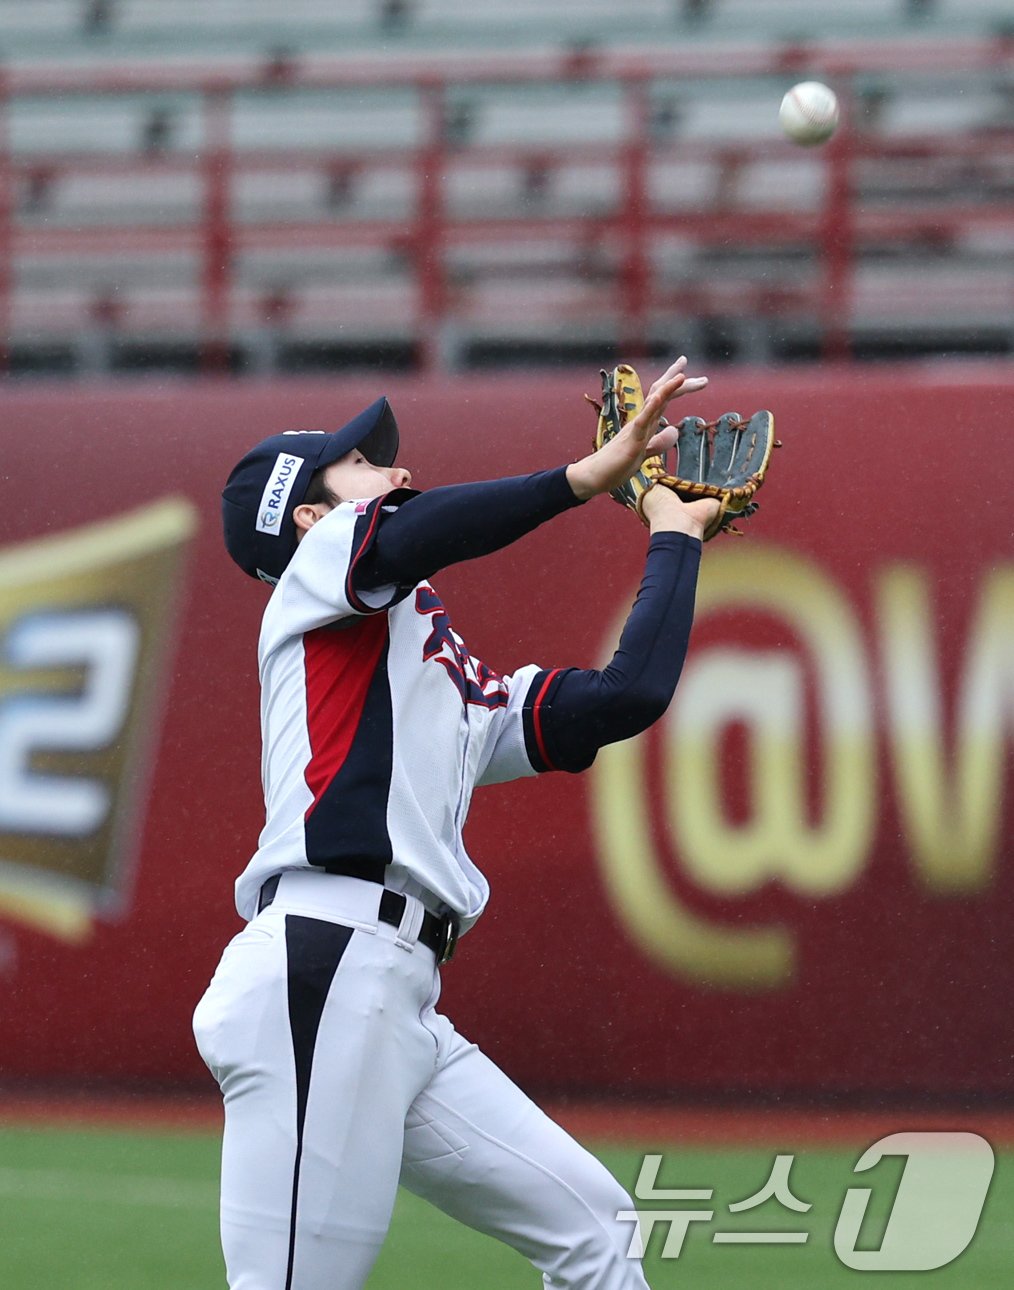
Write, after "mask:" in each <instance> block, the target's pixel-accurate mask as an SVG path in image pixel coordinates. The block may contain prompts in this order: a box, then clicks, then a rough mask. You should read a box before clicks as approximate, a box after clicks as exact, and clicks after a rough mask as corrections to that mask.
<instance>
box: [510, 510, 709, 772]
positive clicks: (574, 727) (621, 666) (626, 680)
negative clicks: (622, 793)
mask: <svg viewBox="0 0 1014 1290" xmlns="http://www.w3.org/2000/svg"><path fill="white" fill-rule="evenodd" d="M700 561H701V543H700V541H699V540H698V539H697V538H692V537H689V536H687V535H686V534H683V533H657V534H655V536H654V537H653V538H652V539H651V542H650V544H649V547H648V557H647V560H646V562H645V569H644V577H643V578H642V579H641V588H640V591H638V593H637V599H636V601H635V602H634V606H633V608H632V609H631V611H630V615H629V617H628V618H627V622H626V626H625V627H624V629H623V634H622V635H621V637H620V643H619V647H618V648H617V650H616V653H615V654H614V655H613V657H612V660H611V662H610V663H609V664H608V665H607V666H606V667H605V668H603V669H602V671H597V670H595V669H593V668H589V669H586V670H585V669H581V668H563V669H556V670H554V671H543V672H540V673H538V675H537V676H536V677H535V679H534V680H533V682H532V684H531V686H530V688H529V691H528V696H527V698H526V700H525V707H524V733H525V747H526V750H527V752H528V757H529V760H530V761H531V763H532V765H533V766H534V767H535V769H536V770H539V771H544V770H567V771H572V772H575V773H576V772H578V771H582V770H587V768H588V767H589V766H590V765H591V764H592V762H593V761H594V760H595V754H596V753H597V752H598V750H599V749H600V748H601V747H603V745H605V744H611V743H616V742H617V740H620V739H630V738H631V737H632V736H633V735H637V734H640V733H641V731H643V730H647V728H648V727H649V726H650V725H652V724H653V723H654V722H655V721H657V720H658V719H659V717H661V716H662V714H663V713H664V712H665V710H666V708H668V706H669V704H670V703H671V702H672V696H673V693H674V692H675V689H676V682H677V681H678V680H679V675H680V672H681V671H682V669H683V660H684V659H685V658H686V653H687V645H688V643H689V640H690V625H691V623H692V622H693V616H694V597H695V595H696V591H697V572H698V569H699V567H700Z"/></svg>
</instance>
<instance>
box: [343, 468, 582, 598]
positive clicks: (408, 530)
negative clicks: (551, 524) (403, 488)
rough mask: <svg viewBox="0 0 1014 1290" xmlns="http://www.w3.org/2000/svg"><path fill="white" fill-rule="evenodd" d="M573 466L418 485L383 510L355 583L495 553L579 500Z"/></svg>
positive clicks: (364, 585)
mask: <svg viewBox="0 0 1014 1290" xmlns="http://www.w3.org/2000/svg"><path fill="white" fill-rule="evenodd" d="M566 472H567V468H566V466H560V467H558V468H557V469H555V470H542V471H538V472H537V473H536V474H534V475H517V476H514V477H512V478H509V479H492V480H488V481H485V482H482V483H476V484H448V485H445V486H444V487H441V488H430V489H427V490H426V491H425V492H422V493H415V494H413V495H412V496H410V497H409V498H408V499H407V500H406V501H402V502H401V504H400V505H399V506H398V507H397V509H392V510H391V511H390V513H388V514H385V515H384V520H383V523H382V524H380V525H378V526H377V529H376V533H375V535H374V537H373V540H372V542H371V544H370V547H369V550H368V551H365V552H364V553H363V557H362V559H360V560H358V562H357V563H356V566H355V572H354V575H353V577H354V583H355V588H356V589H358V590H361V591H370V590H373V589H375V588H378V587H385V586H391V585H401V586H410V587H414V586H415V585H416V583H418V582H423V581H425V580H426V579H427V578H431V577H433V575H434V574H435V573H438V572H439V571H440V570H441V569H443V568H446V567H447V565H449V564H457V563H458V562H459V561H461V560H472V559H475V558H476V556H482V555H489V554H490V552H492V551H498V550H499V549H500V548H501V547H504V546H508V545H509V544H510V543H511V542H515V541H516V540H517V539H518V538H520V537H523V536H524V535H525V534H526V533H530V532H531V530H532V529H534V528H537V527H538V526H539V525H540V524H543V523H545V521H546V520H549V519H552V518H553V516H554V515H559V514H560V513H561V512H562V511H566V510H569V509H570V507H572V506H580V505H581V502H580V499H579V498H577V497H576V496H575V495H574V492H573V490H572V489H571V486H570V484H569V483H568V482H567V473H566Z"/></svg>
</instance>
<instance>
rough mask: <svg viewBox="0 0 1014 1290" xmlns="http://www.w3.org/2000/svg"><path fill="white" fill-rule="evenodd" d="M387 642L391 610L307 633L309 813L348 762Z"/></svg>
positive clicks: (307, 813)
mask: <svg viewBox="0 0 1014 1290" xmlns="http://www.w3.org/2000/svg"><path fill="white" fill-rule="evenodd" d="M386 641H387V615H386V614H377V615H375V616H371V617H370V618H362V619H359V620H357V621H356V622H355V624H354V625H353V626H351V627H346V628H334V627H318V628H316V630H314V631H312V632H307V633H306V634H305V635H304V637H303V655H304V665H305V668H306V725H307V730H308V732H309V736H310V761H309V763H308V765H307V767H306V770H305V771H304V772H303V775H304V778H305V780H306V785H307V787H308V788H309V790H310V792H311V793H312V794H313V802H312V803H311V805H310V806H309V807H308V808H307V811H306V817H304V818H307V817H309V816H310V814H311V813H312V811H313V809H314V807H315V806H316V805H317V803H318V802H319V801H320V799H321V797H322V796H323V795H324V792H325V790H326V789H327V786H328V785H329V784H330V783H331V781H332V780H333V779H334V777H335V776H336V775H337V774H338V772H339V771H340V770H341V768H342V766H343V765H344V764H345V759H346V757H348V755H349V749H350V748H351V747H352V741H353V740H354V739H355V735H356V730H357V729H358V728H359V722H360V719H361V718H362V715H363V705H364V704H365V703H366V694H367V691H368V690H369V688H370V681H371V680H372V679H373V674H374V672H375V671H376V668H377V663H378V661H379V659H380V656H381V654H382V653H383V650H384V645H385V643H386Z"/></svg>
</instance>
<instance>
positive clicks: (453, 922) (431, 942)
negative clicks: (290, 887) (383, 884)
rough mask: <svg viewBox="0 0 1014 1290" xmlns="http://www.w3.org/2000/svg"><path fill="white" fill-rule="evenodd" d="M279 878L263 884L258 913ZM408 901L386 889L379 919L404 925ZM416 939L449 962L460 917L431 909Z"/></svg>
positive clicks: (441, 961) (267, 901)
mask: <svg viewBox="0 0 1014 1290" xmlns="http://www.w3.org/2000/svg"><path fill="white" fill-rule="evenodd" d="M279 878H281V874H277V873H276V874H275V875H274V877H273V878H269V879H268V880H267V882H265V883H264V885H263V886H262V887H261V894H260V900H259V901H258V903H257V912H258V913H260V911H261V910H262V909H267V907H268V906H269V905H270V904H271V902H272V901H273V900H274V898H275V893H276V892H277V891H278V880H279ZM407 904H408V901H407V899H406V898H405V896H403V895H402V893H401V892H400V891H388V890H387V889H386V888H385V889H384V891H383V892H382V893H381V896H380V909H379V910H378V911H377V918H378V919H379V920H380V922H382V923H387V925H388V926H389V927H400V926H401V920H402V917H403V915H404V913H405V906H406V905H407ZM416 939H417V940H418V941H419V943H420V945H425V946H426V948H427V949H430V950H432V951H433V953H434V954H435V955H436V956H437V962H438V963H447V962H449V961H450V959H452V958H453V957H454V950H455V948H456V946H457V944H458V919H457V918H456V916H455V915H454V914H431V913H430V911H429V910H428V909H427V910H426V912H425V913H424V914H423V920H422V926H421V927H420V928H419V935H418V937H417V938H416Z"/></svg>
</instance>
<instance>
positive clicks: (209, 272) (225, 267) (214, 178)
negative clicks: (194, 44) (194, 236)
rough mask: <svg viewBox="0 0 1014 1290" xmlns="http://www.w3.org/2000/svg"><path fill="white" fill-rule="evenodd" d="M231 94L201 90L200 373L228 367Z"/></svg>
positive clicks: (220, 370) (225, 91) (214, 89)
mask: <svg viewBox="0 0 1014 1290" xmlns="http://www.w3.org/2000/svg"><path fill="white" fill-rule="evenodd" d="M231 102H232V101H231V97H230V94H229V91H228V90H226V89H222V88H221V87H217V88H216V87H208V88H206V89H205V92H204V104H203V106H204V150H203V153H202V156H201V168H202V171H203V176H204V211H203V218H204V227H203V243H204V259H203V266H202V282H201V354H200V366H201V371H202V372H206V373H221V372H225V371H227V370H228V367H229V288H230V285H231V282H232V263H231V261H232V242H233V238H232V223H231V219H232V216H231V211H230V203H229V199H230V187H231V184H230V180H231V172H232V140H231V130H230V108H231Z"/></svg>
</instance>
